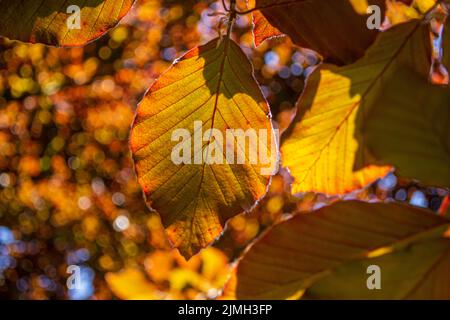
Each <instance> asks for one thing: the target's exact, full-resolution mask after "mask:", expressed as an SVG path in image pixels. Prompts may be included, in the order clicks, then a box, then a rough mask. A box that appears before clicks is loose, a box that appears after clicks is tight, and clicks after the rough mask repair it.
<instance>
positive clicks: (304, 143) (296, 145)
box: [281, 20, 431, 194]
mask: <svg viewBox="0 0 450 320" xmlns="http://www.w3.org/2000/svg"><path fill="white" fill-rule="evenodd" d="M430 57H431V51H430V38H429V31H428V26H426V25H422V24H421V22H420V21H419V20H414V21H411V22H408V23H405V24H401V25H398V26H396V27H393V28H392V29H389V30H388V31H386V32H383V33H381V34H380V37H379V38H378V39H377V41H376V42H375V43H374V45H373V46H372V47H371V49H369V50H368V52H367V54H366V55H365V56H364V58H362V59H360V60H359V61H357V62H356V63H354V64H352V65H348V66H344V67H335V66H333V65H327V64H324V65H321V66H319V67H318V68H317V69H316V70H315V71H314V73H313V74H312V75H311V76H310V77H309V78H308V81H307V84H306V88H305V91H304V92H303V94H302V96H301V97H300V100H299V101H298V104H297V110H298V112H297V116H296V118H295V120H294V122H293V125H292V126H291V128H290V129H289V130H288V131H287V132H286V138H285V140H284V142H283V145H282V148H281V151H282V157H283V164H284V165H285V166H287V167H288V168H289V169H290V171H291V174H292V175H293V176H294V184H293V193H298V192H307V191H315V192H321V193H326V194H344V193H346V192H349V191H353V190H355V189H359V188H361V187H364V186H366V185H367V184H369V183H371V182H373V181H375V180H376V179H378V178H381V177H382V176H383V175H385V174H386V173H387V172H388V171H389V166H386V165H381V166H379V165H377V164H379V163H378V162H377V161H375V159H374V158H373V156H372V155H371V154H370V153H369V151H368V150H367V147H366V141H365V140H364V135H363V133H364V130H365V127H366V122H367V114H368V112H369V110H370V109H371V108H373V106H374V104H375V102H376V103H378V105H379V107H380V108H384V107H385V106H384V105H383V101H382V100H378V99H382V98H383V97H384V93H383V90H384V89H383V85H384V83H385V81H386V79H390V78H391V77H396V76H397V75H398V74H399V72H402V70H404V68H403V67H404V66H407V67H409V68H410V69H411V70H414V71H415V72H416V73H417V74H419V75H421V76H422V77H423V78H424V79H428V74H429V70H430ZM405 90H406V89H405ZM405 90H404V91H401V92H397V95H398V96H399V97H403V96H405V95H408V94H409V90H406V91H405ZM380 125H381V126H384V125H385V124H384V123H383V122H380ZM380 143H385V140H380Z"/></svg>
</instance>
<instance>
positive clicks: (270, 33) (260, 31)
mask: <svg viewBox="0 0 450 320" xmlns="http://www.w3.org/2000/svg"><path fill="white" fill-rule="evenodd" d="M282 34H283V33H281V32H280V30H278V29H277V28H275V27H273V26H272V25H271V24H270V23H269V21H267V19H266V18H265V17H264V16H263V14H262V13H261V12H260V11H258V10H257V11H255V12H253V38H254V40H255V46H257V47H259V46H260V45H261V44H262V43H263V42H264V41H265V40H267V39H270V38H274V37H278V36H281V35H282Z"/></svg>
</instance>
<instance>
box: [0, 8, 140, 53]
mask: <svg viewBox="0 0 450 320" xmlns="http://www.w3.org/2000/svg"><path fill="white" fill-rule="evenodd" d="M133 3H134V0H121V1H115V0H87V1H84V0H72V1H65V0H22V1H10V0H0V7H1V8H2V10H1V11H0V21H1V23H0V35H1V36H5V37H8V38H10V39H11V40H19V41H23V42H31V43H44V44H48V45H56V46H80V45H84V44H86V43H88V42H90V41H92V40H94V39H97V38H99V37H100V36H102V35H103V34H104V33H105V32H106V31H108V30H109V29H111V28H113V27H115V26H116V25H117V23H118V22H119V21H120V19H122V17H124V16H125V14H127V12H128V11H129V10H130V8H131V6H132V5H133ZM71 6H78V8H80V9H81V11H80V20H79V21H80V23H79V25H77V24H76V23H75V24H74V23H72V22H74V21H76V20H72V19H69V18H70V17H71V16H72V17H74V16H73V14H74V13H75V11H72V10H69V9H71ZM68 11H69V12H68ZM18 17H19V19H20V23H18V20H17V19H18ZM69 26H70V27H71V28H69ZM72 27H74V28H72Z"/></svg>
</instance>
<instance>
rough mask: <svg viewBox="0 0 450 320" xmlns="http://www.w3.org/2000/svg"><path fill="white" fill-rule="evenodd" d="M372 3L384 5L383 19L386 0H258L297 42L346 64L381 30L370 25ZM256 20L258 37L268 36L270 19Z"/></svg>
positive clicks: (268, 16) (329, 59) (266, 14)
mask: <svg viewBox="0 0 450 320" xmlns="http://www.w3.org/2000/svg"><path fill="white" fill-rule="evenodd" d="M369 5H377V6H378V7H379V8H380V16H381V19H382V17H383V16H384V10H385V0H369V1H368V0H333V1H329V0H257V1H256V6H255V7H256V8H260V12H261V13H262V14H263V15H264V17H265V18H266V19H267V21H269V23H270V24H271V25H272V26H273V27H272V28H276V29H278V30H279V31H281V32H283V33H285V34H287V35H288V36H289V37H290V38H291V39H292V41H293V42H294V43H295V44H296V45H298V46H301V47H305V48H308V49H312V50H315V51H317V52H318V53H319V54H321V55H322V56H323V57H324V59H325V61H327V62H332V63H336V64H340V65H342V64H348V63H351V62H354V61H355V60H356V59H358V58H359V57H361V56H362V55H363V54H364V52H365V50H366V49H367V48H368V47H369V46H370V45H371V44H372V42H373V41H374V39H375V37H376V35H377V33H378V31H377V30H375V29H374V30H370V29H369V28H368V27H367V19H368V18H369V15H368V14H367V8H368V6H369ZM258 21H259V24H258ZM255 22H256V26H255V28H254V33H255V39H261V38H263V39H264V38H265V37H266V36H265V32H266V30H268V28H269V27H267V26H266V24H267V22H266V21H265V20H263V19H259V20H257V21H255ZM261 33H262V34H261Z"/></svg>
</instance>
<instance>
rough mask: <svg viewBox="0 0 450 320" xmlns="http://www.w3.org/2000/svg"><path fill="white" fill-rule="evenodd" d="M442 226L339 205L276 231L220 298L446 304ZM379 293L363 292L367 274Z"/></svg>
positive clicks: (448, 264) (449, 244) (391, 207)
mask: <svg viewBox="0 0 450 320" xmlns="http://www.w3.org/2000/svg"><path fill="white" fill-rule="evenodd" d="M449 228H450V220H448V219H445V218H442V217H440V216H438V215H436V214H434V213H433V212H431V211H428V210H424V209H419V208H415V207H411V206H407V205H404V204H398V203H366V202H360V201H343V202H337V203H335V204H333V205H330V206H326V207H323V208H321V209H319V210H317V211H315V212H311V213H304V214H302V213H300V214H298V215H297V216H295V217H294V218H292V219H290V220H287V221H285V222H282V223H281V224H279V225H276V226H275V227H273V228H272V229H271V230H269V231H268V232H267V233H265V234H264V235H263V236H262V237H261V238H260V239H258V240H257V241H256V242H255V243H254V244H253V245H252V246H251V247H250V248H249V249H248V250H247V251H246V252H245V254H244V255H243V257H242V258H241V260H240V261H239V264H238V265H237V269H236V270H235V274H234V276H233V278H232V280H231V282H230V283H229V284H228V285H227V286H226V289H225V297H226V298H238V299H296V298H307V299H325V298H326V299H416V298H417V299H423V298H426V299H450V286H449V285H448V284H449V283H450V274H449V272H448V271H449V270H450V232H449V231H450V229H449ZM372 265H375V266H378V267H379V268H380V271H381V289H380V290H369V288H368V287H367V282H368V278H369V276H370V275H371V274H370V273H369V274H368V271H367V270H368V267H369V266H372Z"/></svg>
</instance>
